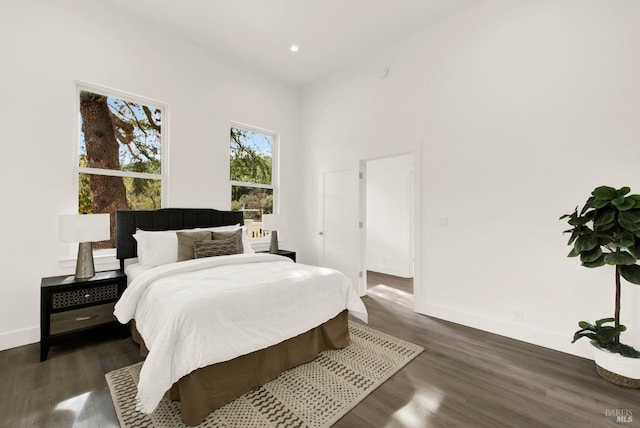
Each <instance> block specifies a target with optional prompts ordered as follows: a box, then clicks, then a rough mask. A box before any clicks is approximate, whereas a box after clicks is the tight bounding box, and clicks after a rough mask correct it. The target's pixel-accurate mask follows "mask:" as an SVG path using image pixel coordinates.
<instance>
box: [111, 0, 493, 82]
mask: <svg viewBox="0 0 640 428" xmlns="http://www.w3.org/2000/svg"><path fill="white" fill-rule="evenodd" d="M109 1H110V3H112V4H113V5H114V6H115V7H118V8H120V9H121V10H123V11H124V12H126V13H127V14H128V15H129V16H132V17H134V18H136V19H145V20H149V21H150V23H151V24H152V25H155V26H158V27H160V28H165V29H166V30H167V31H170V32H172V33H173V34H175V35H176V36H178V37H183V38H186V39H189V40H191V41H193V42H196V43H199V44H201V45H204V46H205V47H206V48H207V49H211V50H212V51H214V52H216V53H218V54H223V55H226V56H228V57H231V58H234V59H235V60H237V61H241V62H243V63H245V64H248V65H250V66H251V67H254V68H256V69H258V70H260V71H261V72H263V73H267V74H270V75H272V76H274V77H275V78H277V79H279V80H281V81H283V82H285V83H288V84H291V85H294V86H304V85H306V84H309V83H311V82H313V81H314V80H317V79H319V78H321V77H323V76H325V75H327V74H328V73H331V72H333V71H335V70H338V69H340V68H342V67H345V66H347V65H349V64H350V63H352V62H353V61H354V60H356V59H358V58H362V57H365V56H367V55H371V54H373V53H375V52H376V51H379V50H381V49H384V48H385V47H387V46H389V45H391V44H393V43H394V42H398V41H400V40H403V39H405V38H407V37H409V36H411V35H412V34H414V33H416V32H418V31H420V30H422V29H425V28H427V27H429V26H432V25H434V24H435V23H437V22H439V21H442V20H443V19H446V18H448V17H450V16H452V15H454V14H456V13H459V12H461V11H462V10H464V9H467V8H469V7H471V6H474V5H475V4H477V3H479V2H480V1H482V0H179V1H178V0H109ZM292 44H296V45H298V46H299V51H298V52H295V53H293V52H291V51H290V49H289V48H290V46H291V45H292Z"/></svg>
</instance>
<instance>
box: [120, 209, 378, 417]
mask: <svg viewBox="0 0 640 428" xmlns="http://www.w3.org/2000/svg"><path fill="white" fill-rule="evenodd" d="M243 224H244V220H243V217H242V213H241V212H236V211H218V210H213V209H204V208H195V209H190V208H165V209H160V210H154V211H118V212H117V213H116V248H117V249H116V254H117V257H118V259H119V260H120V266H121V269H123V270H124V271H125V272H126V273H127V276H128V277H129V279H128V287H127V290H126V291H125V293H124V294H123V296H122V298H121V299H120V300H119V301H118V302H117V304H116V309H115V315H116V318H117V319H118V320H119V321H120V322H122V323H130V325H131V330H132V336H133V338H134V340H136V342H137V343H139V345H140V352H141V354H142V355H143V356H145V362H144V364H143V367H142V370H141V373H140V382H139V384H138V397H137V400H138V401H137V403H138V404H137V406H138V408H139V409H140V410H141V411H143V412H145V413H150V412H152V411H153V410H154V409H155V407H156V405H157V404H158V402H159V401H160V399H161V398H162V397H163V396H164V395H165V394H168V396H169V398H170V399H172V400H179V401H180V405H181V413H182V420H183V422H184V423H185V424H187V425H198V424H199V423H201V422H202V421H203V420H204V419H205V418H206V417H207V415H208V414H209V413H210V412H212V411H213V410H215V409H217V408H219V407H221V406H223V405H224V404H226V403H228V402H230V401H232V400H234V399H236V398H238V397H239V396H241V395H242V394H244V393H246V392H248V391H250V390H252V389H253V388H256V387H258V386H260V385H263V384H265V383H267V382H269V381H270V380H272V379H274V378H275V377H277V376H278V374H280V373H281V372H282V371H284V370H287V369H290V368H292V367H295V366H297V365H300V364H303V363H305V362H308V361H311V360H313V359H314V358H315V357H316V356H317V355H318V354H319V353H320V352H322V351H324V350H327V349H339V348H343V347H345V346H348V344H349V332H348V315H349V314H352V315H354V316H356V317H358V318H360V319H361V320H363V321H365V322H366V321H367V311H366V308H365V306H364V304H363V303H362V301H361V300H360V298H359V297H358V296H357V294H356V292H355V290H354V288H353V287H352V285H351V283H350V281H349V279H348V278H347V277H346V276H345V275H343V274H342V273H340V272H338V271H335V270H333V269H328V268H321V267H317V266H309V265H303V264H296V263H294V262H293V261H292V260H291V259H289V258H287V257H283V256H278V255H273V254H267V253H255V252H254V251H253V250H252V249H251V247H250V245H249V244H248V240H247V238H246V234H245V233H244V229H243ZM238 231H240V232H238ZM209 236H211V237H212V238H213V239H210V238H208V237H209ZM202 237H206V238H204V239H199V238H202ZM185 244H187V245H186V246H185ZM189 244H190V245H191V250H193V252H194V253H193V256H191V254H190V253H189V251H190V250H189ZM174 246H175V248H174ZM185 254H186V255H185ZM190 257H192V258H190Z"/></svg>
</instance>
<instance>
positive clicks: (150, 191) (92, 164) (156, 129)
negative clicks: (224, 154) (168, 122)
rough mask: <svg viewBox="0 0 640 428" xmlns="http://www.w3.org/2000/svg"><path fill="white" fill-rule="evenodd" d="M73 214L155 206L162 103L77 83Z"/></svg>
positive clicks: (106, 243) (110, 244)
mask: <svg viewBox="0 0 640 428" xmlns="http://www.w3.org/2000/svg"><path fill="white" fill-rule="evenodd" d="M77 101H78V104H77V105H78V112H77V114H78V212H79V213H87V214H91V213H95V214H98V213H109V214H111V239H110V240H109V241H103V242H99V243H96V245H95V248H114V247H115V230H114V221H115V220H114V218H115V211H116V210H126V209H158V208H161V202H162V180H163V174H162V171H163V169H162V153H163V144H164V142H163V138H162V126H163V123H164V122H165V120H164V119H165V114H166V106H164V105H162V104H161V103H158V102H154V101H150V100H144V99H142V98H139V97H134V96H130V95H124V94H119V93H116V92H115V91H112V90H108V89H104V88H97V87H92V86H88V85H81V84H78V85H77Z"/></svg>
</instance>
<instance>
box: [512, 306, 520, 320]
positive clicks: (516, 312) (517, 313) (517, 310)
mask: <svg viewBox="0 0 640 428" xmlns="http://www.w3.org/2000/svg"><path fill="white" fill-rule="evenodd" d="M513 319H514V320H516V321H522V308H521V307H519V306H514V307H513Z"/></svg>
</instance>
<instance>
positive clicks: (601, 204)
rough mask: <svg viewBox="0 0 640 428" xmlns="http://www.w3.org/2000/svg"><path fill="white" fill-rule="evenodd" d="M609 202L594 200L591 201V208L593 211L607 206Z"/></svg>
mask: <svg viewBox="0 0 640 428" xmlns="http://www.w3.org/2000/svg"><path fill="white" fill-rule="evenodd" d="M610 202H611V200H610V199H596V200H595V201H593V203H592V204H591V205H593V208H595V209H600V208H602V207H604V206H606V205H608V204H609V203H610Z"/></svg>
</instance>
